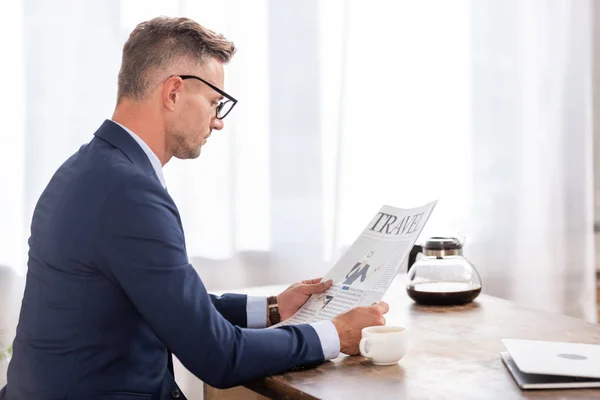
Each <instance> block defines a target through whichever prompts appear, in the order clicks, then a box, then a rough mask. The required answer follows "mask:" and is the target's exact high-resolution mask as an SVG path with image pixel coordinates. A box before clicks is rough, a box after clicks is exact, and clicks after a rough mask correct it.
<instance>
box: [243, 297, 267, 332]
mask: <svg viewBox="0 0 600 400" xmlns="http://www.w3.org/2000/svg"><path fill="white" fill-rule="evenodd" d="M246 326H247V327H248V328H266V326H267V298H266V297H257V296H248V297H247V300H246Z"/></svg>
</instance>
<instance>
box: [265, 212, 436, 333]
mask: <svg viewBox="0 0 600 400" xmlns="http://www.w3.org/2000/svg"><path fill="white" fill-rule="evenodd" d="M436 204H437V201H433V202H431V203H428V204H425V205H423V206H421V207H417V208H412V209H402V208H395V207H391V206H387V205H384V206H383V207H382V208H381V210H380V211H379V212H378V213H377V214H376V215H375V217H373V219H372V220H371V221H370V222H369V224H368V225H367V226H366V228H365V229H364V230H363V232H362V233H361V235H360V236H359V237H358V238H357V239H356V240H355V241H354V243H353V244H352V245H351V246H350V248H348V250H347V251H346V252H345V253H344V254H343V255H342V256H341V257H340V259H339V260H338V261H337V262H336V263H335V265H334V266H333V268H332V269H331V270H330V271H329V272H328V273H327V274H326V275H324V276H323V280H328V279H331V280H332V281H333V285H332V286H331V287H330V288H329V289H328V290H327V291H325V292H324V293H321V294H314V295H311V297H310V298H309V299H308V300H307V302H306V303H305V304H304V305H303V306H302V307H301V308H300V309H299V310H298V311H297V312H296V314H294V315H293V316H292V317H291V318H288V319H287V320H285V321H282V322H280V323H279V324H276V325H273V326H271V327H270V328H277V327H279V326H284V325H291V324H303V323H311V322H316V321H321V320H330V319H333V318H334V317H335V316H337V315H338V314H341V313H343V312H346V311H348V310H350V309H352V308H354V307H357V306H363V305H370V304H373V303H374V302H378V301H380V300H381V299H382V297H383V295H384V294H385V292H386V291H387V289H388V288H389V286H390V284H391V283H392V281H393V280H394V277H395V276H396V274H397V273H398V269H399V268H400V266H401V265H402V264H403V262H404V261H405V260H406V258H407V257H408V255H409V253H410V251H411V249H412V247H413V246H414V244H415V241H416V240H417V238H418V237H419V234H420V233H421V231H422V230H423V227H424V226H425V224H426V223H427V220H428V219H429V216H430V215H431V213H432V211H433V209H434V208H435V205H436Z"/></svg>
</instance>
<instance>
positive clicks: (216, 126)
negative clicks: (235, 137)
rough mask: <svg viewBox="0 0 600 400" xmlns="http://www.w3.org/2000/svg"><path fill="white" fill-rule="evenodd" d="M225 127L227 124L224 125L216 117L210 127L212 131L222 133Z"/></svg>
mask: <svg viewBox="0 0 600 400" xmlns="http://www.w3.org/2000/svg"><path fill="white" fill-rule="evenodd" d="M224 125H225V124H224V123H223V120H220V119H218V118H216V117H215V118H213V120H212V123H211V124H210V127H211V128H212V129H216V130H218V131H220V130H221V129H223V126H224Z"/></svg>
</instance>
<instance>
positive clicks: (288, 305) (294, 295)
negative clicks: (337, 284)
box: [277, 278, 332, 321]
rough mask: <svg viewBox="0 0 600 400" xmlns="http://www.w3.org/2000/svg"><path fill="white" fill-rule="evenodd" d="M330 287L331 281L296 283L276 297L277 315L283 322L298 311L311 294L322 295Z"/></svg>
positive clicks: (315, 280)
mask: <svg viewBox="0 0 600 400" xmlns="http://www.w3.org/2000/svg"><path fill="white" fill-rule="evenodd" d="M331 285H332V281H331V279H329V280H327V281H324V282H321V278H316V279H310V280H306V281H302V282H296V283H294V284H293V285H291V286H290V287H289V288H287V289H286V290H284V291H283V292H282V293H281V294H280V295H279V296H277V302H278V303H279V315H281V320H282V321H285V320H286V319H288V318H289V317H291V316H292V315H294V314H295V313H296V311H298V309H299V308H300V307H302V305H303V304H304V303H306V300H308V298H309V297H310V295H311V294H318V293H323V292H324V291H326V290H327V289H329V288H330V287H331Z"/></svg>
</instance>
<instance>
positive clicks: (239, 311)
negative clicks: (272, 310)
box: [209, 293, 267, 328]
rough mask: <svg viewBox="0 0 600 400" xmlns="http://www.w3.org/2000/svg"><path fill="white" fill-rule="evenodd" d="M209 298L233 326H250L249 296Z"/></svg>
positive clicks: (211, 296) (233, 294)
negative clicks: (247, 309) (248, 312)
mask: <svg viewBox="0 0 600 400" xmlns="http://www.w3.org/2000/svg"><path fill="white" fill-rule="evenodd" d="M209 297H210V301H211V302H212V303H213V306H215V308H216V309H217V311H218V312H219V313H220V314H221V315H222V316H223V317H224V318H225V319H226V320H227V321H229V322H230V323H231V324H233V325H237V326H239V327H242V328H246V327H247V326H248V315H247V312H246V305H247V299H248V296H246V295H245V294H237V293H225V294H223V295H222V296H215V295H214V294H209ZM266 312H267V311H266V310H265V313H266Z"/></svg>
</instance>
